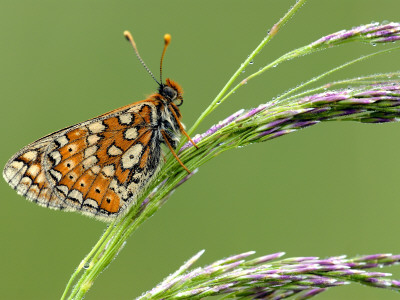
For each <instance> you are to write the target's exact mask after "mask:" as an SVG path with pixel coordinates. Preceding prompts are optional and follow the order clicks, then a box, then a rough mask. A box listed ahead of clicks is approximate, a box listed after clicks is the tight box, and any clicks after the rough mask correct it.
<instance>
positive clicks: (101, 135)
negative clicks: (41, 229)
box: [3, 31, 197, 221]
mask: <svg viewBox="0 0 400 300" xmlns="http://www.w3.org/2000/svg"><path fill="white" fill-rule="evenodd" d="M124 35H125V37H126V38H127V39H128V41H130V43H131V45H132V46H133V48H134V50H135V53H136V55H137V57H138V59H139V61H140V62H141V63H142V64H143V66H144V67H145V68H146V70H147V71H148V72H149V73H150V75H151V76H152V77H153V79H154V80H155V81H156V82H157V83H158V85H159V87H158V92H157V93H154V94H152V95H150V96H149V97H148V98H147V99H145V100H142V101H139V102H136V103H133V104H129V105H126V106H124V107H121V108H118V109H116V110H113V111H111V112H108V113H106V114H103V115H101V116H99V117H97V118H94V119H91V120H88V121H86V122H82V123H79V124H76V125H73V126H70V127H67V128H64V129H61V130H59V131H57V132H55V133H52V134H50V135H47V136H45V137H43V138H41V139H39V140H37V141H36V142H33V143H32V144H30V145H28V146H26V147H24V148H22V149H21V150H20V151H19V152H18V153H17V154H15V155H14V156H13V157H12V158H11V159H10V160H9V161H8V162H7V164H6V166H5V168H4V171H3V176H4V178H5V180H6V181H7V182H8V184H9V185H10V186H11V187H12V188H14V189H15V190H16V191H17V192H18V193H19V194H21V195H23V196H24V197H26V198H28V199H29V200H31V201H33V202H36V203H37V204H39V205H41V206H45V207H49V208H53V209H58V210H65V211H79V212H81V213H83V214H85V215H88V216H92V217H95V218H97V219H100V220H104V221H110V220H112V219H114V218H115V217H117V216H118V215H121V214H123V213H124V212H126V211H127V208H129V207H130V206H131V205H133V204H134V203H135V201H136V199H137V197H138V196H139V195H140V193H141V192H142V191H143V189H144V188H145V187H146V186H147V185H148V183H149V182H150V181H151V179H152V178H153V177H154V175H155V174H156V173H157V171H158V170H159V167H160V165H161V158H162V149H161V145H162V144H165V145H166V146H167V147H168V148H169V150H170V151H171V152H172V154H173V155H174V157H175V158H176V159H177V160H178V162H179V163H180V164H181V165H182V167H183V168H185V170H186V171H187V172H189V170H188V169H187V168H186V167H185V166H184V165H183V163H182V162H181V161H180V159H179V157H178V156H177V155H176V153H175V152H174V149H176V147H177V145H178V142H179V139H180V135H181V133H183V134H185V135H186V136H187V137H188V139H189V140H190V141H191V142H192V144H193V145H194V146H196V145H195V143H194V142H193V141H192V139H190V137H189V136H188V134H187V133H186V132H185V130H184V128H183V125H182V123H181V122H180V119H181V114H180V112H179V108H178V106H180V105H181V104H182V102H183V98H182V89H181V87H180V86H179V85H178V84H177V83H176V82H174V81H172V80H170V79H166V81H165V83H163V82H162V61H163V58H164V54H165V50H166V49H167V46H168V44H169V42H170V39H171V37H170V35H168V34H166V35H165V36H164V41H165V45H164V50H163V52H162V55H161V63H160V82H158V81H157V79H156V78H155V77H154V75H153V74H152V73H151V71H150V70H149V69H148V68H147V66H146V65H145V63H144V62H143V60H142V59H141V57H140V55H139V52H138V50H137V47H136V44H135V42H134V40H133V38H132V36H131V34H130V33H129V32H127V31H126V32H124ZM196 147H197V146H196Z"/></svg>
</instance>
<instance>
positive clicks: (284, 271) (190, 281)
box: [138, 251, 400, 300]
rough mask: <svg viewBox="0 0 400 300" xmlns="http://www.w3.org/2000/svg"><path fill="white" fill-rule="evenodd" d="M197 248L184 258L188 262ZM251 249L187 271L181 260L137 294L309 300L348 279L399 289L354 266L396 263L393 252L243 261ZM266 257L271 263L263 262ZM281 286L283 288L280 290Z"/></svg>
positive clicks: (274, 256)
mask: <svg viewBox="0 0 400 300" xmlns="http://www.w3.org/2000/svg"><path fill="white" fill-rule="evenodd" d="M202 253H203V252H200V253H198V254H196V255H195V257H194V258H192V259H190V260H189V261H190V265H192V264H193V263H194V262H195V260H197V259H198V258H199V257H200V255H201V254H202ZM253 253H254V252H253V251H251V252H246V253H242V254H239V255H234V256H231V257H228V258H226V259H221V260H218V261H216V262H214V263H212V264H210V265H208V266H205V267H203V268H197V269H194V270H192V271H189V270H188V267H189V266H188V263H186V264H185V267H184V268H180V269H179V271H177V272H175V273H174V274H172V275H170V276H169V277H167V279H165V280H164V281H163V282H162V283H161V284H159V285H158V286H157V287H156V288H154V289H153V290H151V291H149V292H147V293H145V294H143V295H142V296H141V297H139V298H138V299H165V300H169V299H170V300H172V299H187V298H189V297H190V298H191V299H200V298H202V297H206V296H217V295H225V296H227V297H229V298H236V297H238V298H240V297H244V296H246V297H249V298H253V299H256V298H259V299H285V298H288V297H291V296H293V295H297V294H298V295H299V297H298V298H297V299H309V298H311V297H313V296H315V295H317V294H320V293H321V292H323V291H325V290H327V289H328V288H333V287H338V286H342V285H347V284H350V283H351V282H357V283H360V284H363V285H367V286H372V287H376V288H385V289H392V290H397V291H400V281H399V280H392V279H390V278H388V277H389V276H391V275H390V274H388V273H383V272H366V271H364V269H360V268H359V267H361V266H362V267H363V268H364V267H365V266H366V265H369V263H370V262H371V261H374V262H375V266H376V265H380V266H389V265H392V264H398V263H400V257H399V255H388V254H375V255H368V256H360V257H356V258H346V257H345V256H336V257H330V258H326V259H319V258H318V257H294V258H287V259H281V260H276V259H278V258H279V257H281V256H282V255H283V252H278V253H275V254H271V255H266V256H262V257H259V258H256V259H252V260H249V261H245V260H244V258H246V257H248V256H249V255H251V254H253ZM271 260H273V262H272V263H269V262H271ZM266 262H268V263H266ZM255 265H257V266H255ZM183 270H185V271H184V272H186V273H183ZM283 286H284V289H281V288H282V287H283Z"/></svg>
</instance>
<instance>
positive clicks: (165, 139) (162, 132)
mask: <svg viewBox="0 0 400 300" xmlns="http://www.w3.org/2000/svg"><path fill="white" fill-rule="evenodd" d="M161 134H162V136H163V138H164V141H165V144H167V146H168V148H169V150H170V151H171V153H172V155H173V156H174V157H175V159H176V160H177V161H178V163H179V164H180V165H181V166H182V167H183V168H184V169H185V170H186V172H188V173H189V174H190V173H191V172H190V171H189V169H188V168H186V167H185V165H184V164H183V162H182V161H181V160H180V159H179V157H178V155H177V154H176V153H175V151H174V148H172V146H171V144H170V143H169V141H168V135H167V133H166V132H165V131H164V130H161Z"/></svg>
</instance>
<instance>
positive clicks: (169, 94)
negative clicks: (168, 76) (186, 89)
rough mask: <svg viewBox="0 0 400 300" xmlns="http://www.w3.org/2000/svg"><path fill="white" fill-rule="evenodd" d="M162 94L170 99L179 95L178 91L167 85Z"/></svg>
mask: <svg viewBox="0 0 400 300" xmlns="http://www.w3.org/2000/svg"><path fill="white" fill-rule="evenodd" d="M162 95H163V96H164V97H165V98H168V99H169V100H172V101H174V100H175V98H176V97H177V96H178V92H177V91H176V90H174V89H173V88H171V87H169V86H165V87H164V88H163V90H162Z"/></svg>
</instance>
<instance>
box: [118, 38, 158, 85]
mask: <svg viewBox="0 0 400 300" xmlns="http://www.w3.org/2000/svg"><path fill="white" fill-rule="evenodd" d="M124 36H125V38H126V39H127V40H128V41H129V42H130V43H131V45H132V47H133V49H134V50H135V53H136V56H137V58H138V59H139V61H140V63H141V64H142V65H143V67H144V68H145V69H146V70H147V72H148V73H149V74H150V76H151V77H153V79H154V80H155V82H157V83H158V85H161V83H159V82H158V80H157V79H156V77H154V75H153V73H152V72H151V71H150V69H149V68H148V67H147V66H146V64H145V63H144V61H143V59H142V58H141V57H140V54H139V51H138V49H137V47H136V43H135V41H134V39H133V37H132V34H131V33H130V32H129V31H127V30H126V31H124ZM165 48H166V46H164V52H165ZM161 61H162V59H161Z"/></svg>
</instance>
